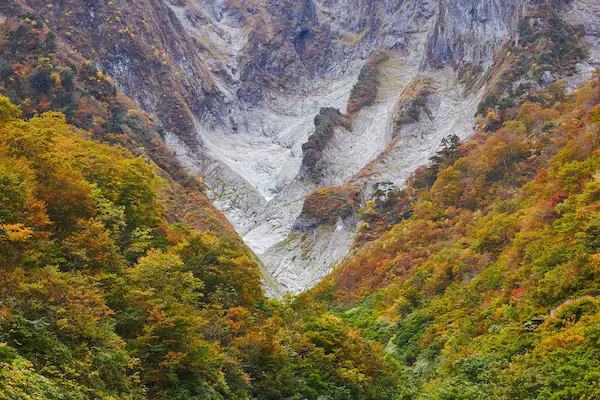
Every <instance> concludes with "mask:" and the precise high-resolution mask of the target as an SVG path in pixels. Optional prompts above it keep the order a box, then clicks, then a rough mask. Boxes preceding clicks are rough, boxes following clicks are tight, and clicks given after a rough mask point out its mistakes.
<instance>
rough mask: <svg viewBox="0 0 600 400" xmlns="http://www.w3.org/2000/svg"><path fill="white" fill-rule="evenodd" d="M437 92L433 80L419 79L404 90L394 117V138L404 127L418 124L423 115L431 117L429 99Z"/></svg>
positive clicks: (414, 80)
mask: <svg viewBox="0 0 600 400" xmlns="http://www.w3.org/2000/svg"><path fill="white" fill-rule="evenodd" d="M435 92H436V86H435V81H434V80H433V79H432V78H427V77H417V78H415V79H413V80H412V82H411V83H410V84H409V85H408V86H407V87H406V89H404V91H403V92H402V96H401V98H400V102H399V104H398V106H397V109H396V115H395V116H394V134H393V135H394V137H397V136H398V134H399V133H400V129H401V127H402V125H407V124H412V123H415V122H418V121H419V119H420V118H421V113H422V112H424V113H425V114H427V115H429V114H430V111H429V109H428V108H427V99H428V98H429V96H431V95H432V94H434V93H435Z"/></svg>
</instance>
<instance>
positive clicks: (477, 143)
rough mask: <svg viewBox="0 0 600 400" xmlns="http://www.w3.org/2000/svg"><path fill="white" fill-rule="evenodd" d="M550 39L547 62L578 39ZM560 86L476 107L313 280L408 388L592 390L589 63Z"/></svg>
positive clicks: (599, 102)
mask: <svg viewBox="0 0 600 400" xmlns="http://www.w3.org/2000/svg"><path fill="white" fill-rule="evenodd" d="M540 34H541V33H540ZM538 39H539V37H538ZM563 39H565V40H566V41H563V42H562V43H561V41H553V43H554V44H555V46H554V47H553V48H552V51H550V52H546V51H544V52H543V54H544V57H546V59H547V60H554V62H557V63H558V62H560V60H568V59H569V58H563V56H564V55H569V53H570V52H576V51H577V46H576V45H574V44H571V45H569V46H567V47H562V46H565V45H566V44H567V43H568V38H567V37H563ZM531 40H533V41H534V43H535V34H534V37H532V38H531ZM512 51H515V50H512ZM569 57H572V56H569ZM571 59H572V58H571ZM538 65H539V64H538ZM561 67H565V68H568V65H566V64H561ZM530 73H532V74H533V75H534V76H535V74H536V73H537V69H536V67H535V66H533V70H532V71H530ZM566 84H567V82H566V80H563V81H558V82H554V83H552V84H550V85H549V86H548V87H547V88H538V89H534V88H530V89H528V90H526V91H524V92H521V94H515V95H513V96H511V97H510V99H511V100H512V103H511V104H510V105H508V106H506V105H504V104H503V103H502V102H500V103H499V104H497V105H495V106H492V107H488V109H487V110H486V112H485V113H484V115H485V121H486V122H485V123H484V120H483V118H482V120H481V122H482V125H481V128H480V130H479V131H478V132H477V134H476V135H475V136H474V137H473V138H472V139H471V140H470V141H467V142H466V143H464V144H462V145H460V146H459V147H457V146H456V144H455V143H452V142H448V143H447V146H446V147H445V148H444V149H443V150H442V151H440V152H439V153H438V154H437V155H436V157H435V158H434V159H433V160H432V164H430V165H429V166H428V167H427V168H422V169H420V170H419V171H417V173H415V174H414V175H413V177H412V178H411V180H410V184H409V185H408V186H407V187H406V189H405V190H404V191H403V193H402V195H397V194H393V196H390V193H385V192H382V193H378V196H380V199H379V201H378V202H377V203H374V204H371V205H370V208H369V209H368V210H366V211H365V212H366V213H368V214H369V215H370V216H371V220H372V221H374V222H379V221H381V222H384V223H389V225H388V226H389V228H387V229H386V228H384V229H378V227H377V226H371V225H365V226H363V233H364V236H363V237H364V238H366V239H367V240H370V241H367V242H366V243H365V244H362V245H359V246H358V247H357V248H356V250H355V251H354V253H353V254H352V255H351V256H349V257H348V258H347V259H346V260H345V261H344V262H343V263H342V264H341V265H340V266H339V267H337V268H336V269H335V271H334V272H333V273H332V274H331V275H330V276H329V277H328V278H326V280H325V281H324V282H323V283H321V284H319V285H318V287H317V288H316V289H315V290H314V291H313V295H314V296H316V297H317V298H319V299H321V300H323V301H326V302H329V303H330V304H331V305H334V306H336V307H338V309H339V310H340V315H341V316H342V318H343V319H345V320H347V321H349V322H351V323H353V324H355V325H356V326H358V327H361V328H362V329H363V332H364V333H365V335H367V337H370V338H372V339H376V340H378V341H380V342H381V343H382V344H385V345H386V349H387V351H388V352H389V353H390V354H391V355H392V356H393V357H394V358H396V359H397V360H398V361H399V362H401V363H402V364H403V365H404V369H405V371H406V374H407V377H408V379H407V380H406V381H405V384H406V385H407V386H408V387H410V389H408V392H410V393H411V394H410V395H407V398H416V399H428V398H448V399H450V398H453V399H454V398H481V399H488V398H489V399H505V398H506V399H521V398H522V399H526V398H527V399H531V398H535V399H572V398H578V399H584V398H595V397H597V396H598V395H599V394H600V384H599V382H598V380H597V378H596V377H597V376H598V374H599V373H600V365H599V364H598V356H599V354H598V328H599V325H598V321H599V316H600V307H599V306H598V304H599V303H598V297H597V295H598V288H599V286H598V285H599V275H598V272H599V269H598V268H599V267H600V258H599V256H600V253H599V252H598V250H599V246H598V243H597V242H598V230H597V224H598V220H597V217H598V209H599V207H600V197H599V196H598V189H599V185H598V175H599V171H600V153H599V152H600V147H599V146H600V142H599V141H598V137H599V135H600V119H599V117H600V72H596V74H595V76H594V77H593V78H592V80H591V81H590V82H589V83H588V85H587V86H585V87H584V88H582V89H579V90H578V91H575V92H572V93H569V92H568V91H567V90H566V88H565V85H566ZM500 98H501V96H500ZM390 209H392V210H402V212H403V216H402V218H401V221H400V222H398V221H390V220H389V219H387V218H386V216H387V215H386V212H387V211H388V210H390ZM396 212H397V211H396ZM369 233H370V234H369ZM373 238H375V239H374V240H373Z"/></svg>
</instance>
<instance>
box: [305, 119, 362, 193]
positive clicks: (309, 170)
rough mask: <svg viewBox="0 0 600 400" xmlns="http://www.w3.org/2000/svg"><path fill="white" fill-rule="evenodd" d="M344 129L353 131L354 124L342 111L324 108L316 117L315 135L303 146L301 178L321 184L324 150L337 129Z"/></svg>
mask: <svg viewBox="0 0 600 400" xmlns="http://www.w3.org/2000/svg"><path fill="white" fill-rule="evenodd" d="M337 127H343V128H345V129H351V127H352V124H351V122H350V121H349V120H348V118H346V116H344V115H343V114H342V113H341V112H340V110H338V109H336V108H331V107H330V108H322V109H321V111H320V112H319V115H317V116H316V117H315V133H313V134H312V135H310V136H309V138H308V141H307V142H306V143H304V144H303V145H302V153H303V154H304V158H303V159H302V167H301V169H300V176H302V177H303V178H308V179H311V180H312V181H314V182H319V181H320V180H321V178H322V175H323V165H322V158H323V150H324V149H325V146H326V145H327V143H328V142H329V140H331V138H332V137H333V134H334V132H335V129H336V128H337Z"/></svg>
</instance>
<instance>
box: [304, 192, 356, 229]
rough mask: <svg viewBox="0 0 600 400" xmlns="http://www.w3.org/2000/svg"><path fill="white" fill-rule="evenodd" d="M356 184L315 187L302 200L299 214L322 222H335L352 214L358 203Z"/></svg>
mask: <svg viewBox="0 0 600 400" xmlns="http://www.w3.org/2000/svg"><path fill="white" fill-rule="evenodd" d="M359 196H360V189H359V188H358V186H328V187H324V188H320V189H316V190H315V191H313V192H312V193H311V194H309V195H308V196H307V197H306V199H305V200H304V206H303V207H302V213H301V215H303V216H306V217H309V218H311V219H314V220H317V221H320V222H322V223H335V222H337V220H338V219H339V218H347V217H349V216H351V215H353V214H354V213H355V212H356V210H357V208H358V204H359Z"/></svg>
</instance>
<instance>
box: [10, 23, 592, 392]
mask: <svg viewBox="0 0 600 400" xmlns="http://www.w3.org/2000/svg"><path fill="white" fill-rule="evenodd" d="M0 27H1V28H0V60H1V61H2V62H1V63H0V93H2V94H3V95H2V96H0V282H2V285H0V399H7V400H9V399H10V400H17V399H19V400H20V399H146V398H149V399H182V400H183V399H198V400H200V399H273V400H276V399H315V400H329V399H331V400H333V399H336V400H338V399H339V400H342V399H532V398H538V399H573V398H577V399H586V398H596V397H598V396H600V346H599V343H600V297H598V292H599V290H600V273H599V272H600V270H599V267H600V222H599V221H600V220H599V217H600V173H599V172H600V73H597V74H596V75H595V77H594V78H593V79H591V80H590V81H589V82H587V84H586V86H585V87H583V88H581V89H579V90H577V91H569V90H567V89H566V84H565V82H564V81H560V80H559V81H556V82H554V83H552V84H550V85H549V86H547V87H542V86H540V85H525V86H523V87H519V88H517V90H514V89H513V85H511V84H509V83H510V82H512V81H515V80H516V79H517V78H523V77H525V78H526V79H524V80H523V81H524V82H525V81H527V82H534V83H535V82H538V81H539V78H540V76H539V74H540V70H543V68H544V66H550V67H553V68H555V70H556V71H560V72H565V71H566V72H568V71H569V69H570V68H571V67H572V65H571V64H572V63H574V62H576V61H577V60H578V59H580V58H581V57H583V55H584V49H583V48H581V47H580V46H578V45H577V42H576V40H575V35H576V32H574V31H570V30H569V29H567V27H566V26H564V25H563V24H562V22H561V21H560V20H558V19H552V20H550V23H549V24H548V25H547V26H546V29H542V30H539V31H536V32H533V31H531V32H530V31H529V30H528V29H530V28H528V25H527V26H526V25H522V26H521V29H522V31H523V32H522V33H523V35H522V37H523V38H524V39H523V40H524V41H525V42H524V43H522V44H521V45H520V47H518V48H517V47H514V48H513V47H511V48H509V47H510V46H515V45H514V44H507V45H506V46H507V48H506V49H505V50H506V51H503V52H502V51H501V52H500V54H501V56H500V57H498V59H497V60H496V65H495V68H494V72H493V75H492V78H491V79H492V83H495V85H490V88H491V89H490V91H489V93H488V94H487V95H486V97H485V98H484V101H483V102H482V104H481V106H480V110H479V114H480V118H479V121H478V122H479V126H480V128H479V130H478V132H477V133H476V135H475V136H474V137H473V138H472V139H471V140H469V141H468V142H466V143H462V144H461V143H458V141H457V140H456V138H452V137H451V138H448V140H447V141H446V142H445V146H444V148H443V149H442V150H441V151H440V152H439V153H438V154H437V155H436V156H435V157H434V158H432V160H431V164H430V165H428V166H424V167H422V168H421V169H419V170H418V171H417V172H416V173H415V174H414V176H413V177H412V178H411V180H410V182H409V184H408V185H407V187H406V188H404V189H402V190H400V189H398V188H390V187H387V186H385V185H382V186H381V187H378V188H377V190H375V195H374V197H373V199H371V200H370V201H369V202H367V204H366V205H365V206H364V207H362V208H360V209H359V210H357V208H358V205H357V202H358V200H357V199H356V198H357V197H356V194H355V193H354V192H353V191H352V190H349V189H348V188H334V189H331V188H330V189H321V190H320V191H318V192H316V193H315V194H314V196H313V197H312V199H313V202H311V201H309V202H307V204H306V205H305V207H306V208H307V210H308V211H310V215H311V216H312V217H314V218H316V219H318V218H321V219H323V218H327V217H328V216H331V215H334V214H331V212H330V209H331V208H335V209H336V210H337V211H338V212H339V213H341V214H340V215H339V216H345V215H346V214H349V213H350V214H351V213H353V212H357V213H358V215H359V216H360V219H361V220H362V223H361V224H362V225H361V228H360V229H359V234H358V236H357V240H356V247H355V249H354V250H353V252H352V254H351V255H350V256H349V257H348V258H347V259H346V260H345V261H344V262H343V263H342V264H341V265H340V266H339V267H338V268H337V269H336V270H335V271H334V272H333V273H332V274H331V275H330V276H329V277H328V278H327V279H326V280H325V281H324V282H323V283H321V284H320V285H319V286H318V287H317V288H316V289H314V290H313V291H312V292H310V293H306V294H303V295H300V296H298V297H294V298H292V297H287V298H285V299H283V300H269V299H266V298H265V297H264V294H263V290H262V288H261V269H260V268H261V267H260V265H259V263H258V261H257V260H256V258H255V257H254V256H253V254H252V253H251V252H250V251H249V250H248V249H247V248H246V247H245V246H244V245H243V243H242V242H241V240H240V239H239V237H237V235H236V234H235V232H234V231H233V229H232V228H231V226H229V224H228V223H227V221H226V220H225V219H224V217H223V216H222V215H221V214H220V213H218V212H217V211H216V210H215V209H214V208H213V207H212V206H211V205H210V202H209V201H208V200H207V199H206V196H205V195H204V193H203V184H202V180H201V178H200V177H196V176H193V175H189V174H188V173H186V172H185V171H184V170H183V168H181V166H180V165H179V164H178V162H177V161H176V160H174V159H173V158H172V157H171V154H170V151H169V150H168V149H167V148H166V147H165V146H164V145H163V144H162V139H161V129H160V127H159V126H158V125H157V124H155V123H154V122H153V121H152V119H151V118H149V117H148V116H147V115H146V114H144V113H143V112H142V111H140V110H138V109H137V108H136V107H135V105H133V103H132V102H131V101H129V100H128V99H127V98H126V97H125V96H123V94H122V93H121V92H120V91H119V90H118V89H117V88H116V86H115V85H114V84H113V82H112V81H111V80H110V78H109V77H106V76H104V75H103V74H102V72H100V71H98V70H97V69H96V68H95V67H94V65H93V64H92V63H91V62H89V61H87V60H85V59H83V58H81V57H75V56H73V55H72V54H71V55H69V54H67V53H65V52H63V51H61V50H62V48H61V44H60V42H57V40H56V38H55V36H54V35H53V33H52V32H51V31H50V30H49V29H48V27H47V26H45V24H44V21H43V20H41V19H40V18H39V17H37V16H35V15H23V16H22V17H21V18H20V19H18V20H15V19H9V20H7V21H5V22H4V23H2V24H1V25H0ZM569 60H570V61H569ZM367 72H369V71H367ZM367 72H365V74H367ZM407 107H408V106H407ZM407 110H409V111H408V113H409V114H410V112H419V110H420V109H419V107H416V106H414V107H413V106H410V107H408V108H407ZM415 110H416V111H415ZM407 115H408V114H407ZM350 189H352V188H350ZM331 199H333V200H331ZM182 205H183V206H182ZM342 214H343V215H342ZM335 215H337V214H335Z"/></svg>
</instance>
